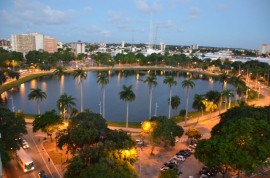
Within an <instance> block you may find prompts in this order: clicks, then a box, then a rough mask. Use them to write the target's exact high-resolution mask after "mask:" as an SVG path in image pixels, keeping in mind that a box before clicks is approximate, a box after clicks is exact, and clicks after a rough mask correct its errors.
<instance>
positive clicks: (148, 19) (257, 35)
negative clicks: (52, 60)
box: [0, 0, 270, 49]
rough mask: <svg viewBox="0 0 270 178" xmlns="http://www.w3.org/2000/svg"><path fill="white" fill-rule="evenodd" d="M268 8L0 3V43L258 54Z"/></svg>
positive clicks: (253, 4) (207, 0)
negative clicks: (40, 39)
mask: <svg viewBox="0 0 270 178" xmlns="http://www.w3.org/2000/svg"><path fill="white" fill-rule="evenodd" d="M269 9H270V0H0V24H1V25H0V38H4V39H10V37H11V35H12V34H25V33H32V32H39V33H43V34H44V35H46V36H50V37H55V38H57V40H58V41H61V42H63V43H67V42H76V41H78V40H81V41H83V42H90V43H117V44H120V43H121V42H122V41H125V42H126V43H149V41H150V42H151V41H152V42H151V43H152V44H153V43H160V42H163V43H165V44H167V45H192V44H198V45H199V46H213V47H227V48H244V49H259V47H260V45H261V44H269V45H270V10H269ZM150 24H152V25H150ZM151 29H152V30H151ZM150 31H152V33H150ZM151 34H152V35H151ZM149 36H152V40H150V39H151V38H150V37H149Z"/></svg>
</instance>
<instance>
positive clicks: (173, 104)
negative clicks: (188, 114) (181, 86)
mask: <svg viewBox="0 0 270 178" xmlns="http://www.w3.org/2000/svg"><path fill="white" fill-rule="evenodd" d="M169 102H170V101H169ZM180 103H181V100H180V97H179V96H177V95H175V96H172V98H171V107H172V109H176V111H177V108H178V106H179V105H180Z"/></svg>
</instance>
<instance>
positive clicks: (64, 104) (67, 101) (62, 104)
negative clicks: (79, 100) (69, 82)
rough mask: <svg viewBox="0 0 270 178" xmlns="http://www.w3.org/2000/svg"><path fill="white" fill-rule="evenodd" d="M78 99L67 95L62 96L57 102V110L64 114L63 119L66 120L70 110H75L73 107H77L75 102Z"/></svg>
mask: <svg viewBox="0 0 270 178" xmlns="http://www.w3.org/2000/svg"><path fill="white" fill-rule="evenodd" d="M74 100H76V98H73V97H72V96H68V95H67V94H66V93H64V94H63V95H61V96H60V97H59V99H58V100H57V104H56V106H57V108H58V109H59V111H60V113H61V114H62V117H63V118H65V114H66V113H67V114H69V113H70V112H69V111H70V110H71V109H72V108H73V106H76V103H75V102H74Z"/></svg>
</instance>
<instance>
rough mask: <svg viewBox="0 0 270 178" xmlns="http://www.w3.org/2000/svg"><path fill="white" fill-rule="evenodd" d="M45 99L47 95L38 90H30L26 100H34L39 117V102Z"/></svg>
mask: <svg viewBox="0 0 270 178" xmlns="http://www.w3.org/2000/svg"><path fill="white" fill-rule="evenodd" d="M46 98H47V94H46V93H45V92H44V91H42V90H41V89H40V88H38V87H37V88H36V89H35V88H31V92H30V93H29V94H28V100H36V101H37V106H38V114H39V115H40V101H42V100H43V99H46Z"/></svg>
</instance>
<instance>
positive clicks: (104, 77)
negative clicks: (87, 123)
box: [97, 73, 109, 118]
mask: <svg viewBox="0 0 270 178" xmlns="http://www.w3.org/2000/svg"><path fill="white" fill-rule="evenodd" d="M97 83H98V84H99V85H100V86H101V90H102V111H103V118H105V86H106V85H107V84H108V83H109V79H108V76H107V75H106V74H105V73H100V74H99V75H98V79H97Z"/></svg>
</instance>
